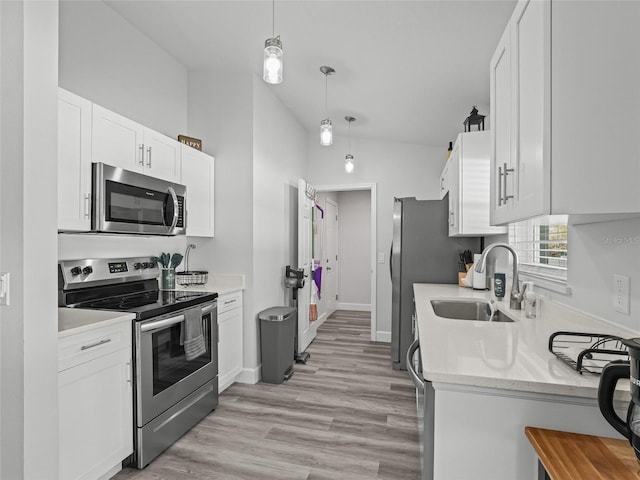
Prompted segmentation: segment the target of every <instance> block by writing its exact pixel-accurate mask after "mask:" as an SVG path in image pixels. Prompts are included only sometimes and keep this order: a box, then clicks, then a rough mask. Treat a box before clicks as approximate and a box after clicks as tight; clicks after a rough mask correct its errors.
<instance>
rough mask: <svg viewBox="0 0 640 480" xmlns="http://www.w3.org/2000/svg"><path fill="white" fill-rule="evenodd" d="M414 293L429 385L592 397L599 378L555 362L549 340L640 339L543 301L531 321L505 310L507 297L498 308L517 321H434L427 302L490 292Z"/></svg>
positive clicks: (424, 288)
mask: <svg viewBox="0 0 640 480" xmlns="http://www.w3.org/2000/svg"><path fill="white" fill-rule="evenodd" d="M507 293H508V292H507ZM414 294H415V305H416V313H417V317H418V320H417V322H418V332H419V336H420V351H421V359H422V368H423V377H424V378H425V379H426V380H429V381H431V382H442V383H450V384H459V385H471V386H477V387H488V388H499V389H507V390H519V391H525V392H538V393H549V394H556V395H570V396H577V397H587V398H596V397H597V390H598V382H599V378H600V377H599V376H596V375H591V374H583V375H580V374H579V373H578V372H576V371H575V370H573V369H572V368H571V367H569V366H567V365H566V364H565V363H564V362H562V361H561V360H559V359H558V358H556V357H555V355H553V354H552V353H551V352H549V350H548V342H549V336H550V335H551V334H552V333H553V332H556V331H571V332H589V333H603V334H612V335H617V336H620V337H622V338H631V337H637V336H639V335H638V333H637V332H633V331H631V330H628V329H626V328H624V327H621V326H618V325H615V324H612V323H608V322H605V321H604V320H602V319H599V318H596V317H593V316H590V315H588V314H585V313H582V312H578V311H576V310H573V309H570V308H568V307H566V306H563V305H560V304H557V303H555V302H551V301H546V300H545V299H539V304H540V305H539V308H538V315H537V318H533V319H530V318H526V317H525V316H524V311H520V310H511V309H509V299H508V297H505V298H504V299H503V300H502V301H501V302H497V304H498V306H499V307H498V308H499V310H502V311H503V312H506V313H508V314H509V315H510V316H512V317H513V318H514V319H515V320H516V321H515V322H482V321H469V320H455V319H448V318H441V317H438V316H436V315H435V313H434V311H433V308H432V306H431V303H430V300H431V299H436V298H441V299H446V298H451V299H459V298H465V297H466V298H479V299H485V300H489V299H491V298H492V292H489V291H486V290H473V289H470V288H463V287H458V286H457V285H441V284H414ZM620 383H623V382H620Z"/></svg>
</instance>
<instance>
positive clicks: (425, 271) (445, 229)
mask: <svg viewBox="0 0 640 480" xmlns="http://www.w3.org/2000/svg"><path fill="white" fill-rule="evenodd" d="M448 221H449V202H448V201H447V200H446V199H445V200H416V199H415V198H413V197H411V198H396V199H395V202H394V205H393V243H392V245H391V261H390V262H389V267H390V270H391V283H392V312H391V314H392V317H391V361H392V365H393V368H394V369H395V370H406V369H407V363H406V362H407V361H406V355H407V350H408V349H409V346H410V345H411V343H412V342H413V339H414V332H415V324H414V315H415V314H414V306H413V284H414V283H458V270H459V269H458V261H459V259H460V256H459V254H460V253H462V252H464V251H465V250H471V252H472V253H480V252H481V249H482V240H483V239H482V237H449V224H448Z"/></svg>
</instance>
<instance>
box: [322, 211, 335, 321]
mask: <svg viewBox="0 0 640 480" xmlns="http://www.w3.org/2000/svg"><path fill="white" fill-rule="evenodd" d="M326 209H327V211H326V212H325V228H326V230H325V231H326V235H327V237H326V240H327V242H326V252H325V258H324V259H323V260H324V261H323V264H324V267H325V268H324V271H323V272H322V277H323V278H322V298H323V299H324V300H325V301H326V303H325V305H326V309H327V316H329V315H331V314H332V313H333V312H335V311H336V309H337V308H338V265H339V264H338V205H336V204H335V203H333V202H332V201H331V200H327V204H326Z"/></svg>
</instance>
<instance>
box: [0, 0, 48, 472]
mask: <svg viewBox="0 0 640 480" xmlns="http://www.w3.org/2000/svg"><path fill="white" fill-rule="evenodd" d="M0 33H1V41H0V48H1V54H0V62H1V64H0V74H1V76H0V86H1V89H2V90H1V95H0V98H1V99H2V108H1V109H0V145H1V150H0V207H1V211H0V270H1V271H3V272H9V273H10V274H11V287H10V290H11V291H10V305H9V306H3V307H0V339H1V343H0V355H1V356H0V366H1V369H2V370H1V372H0V379H1V384H0V423H1V425H2V428H1V429H0V452H1V455H2V458H1V461H0V477H2V478H7V479H13V478H16V479H17V478H28V479H31V478H34V479H36V478H51V479H55V478H57V471H58V449H57V443H58V401H57V398H58V396H57V393H58V374H57V362H55V361H51V359H56V358H57V346H58V324H57V308H56V306H57V298H56V282H57V278H56V257H57V252H56V231H57V225H56V217H57V207H56V202H55V201H54V202H52V201H51V199H52V198H54V199H55V198H56V196H57V185H56V182H55V181H54V182H52V181H51V179H52V178H53V179H55V178H57V160H56V152H57V83H58V65H57V51H58V41H57V40H58V5H57V2H56V1H50V2H27V1H25V2H18V1H16V2H0Z"/></svg>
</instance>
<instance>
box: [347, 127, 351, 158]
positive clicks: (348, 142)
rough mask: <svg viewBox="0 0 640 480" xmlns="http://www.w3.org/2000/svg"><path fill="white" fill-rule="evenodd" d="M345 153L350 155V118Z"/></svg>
mask: <svg viewBox="0 0 640 480" xmlns="http://www.w3.org/2000/svg"><path fill="white" fill-rule="evenodd" d="M347 153H348V154H349V155H351V120H349V135H348V136H347Z"/></svg>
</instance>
